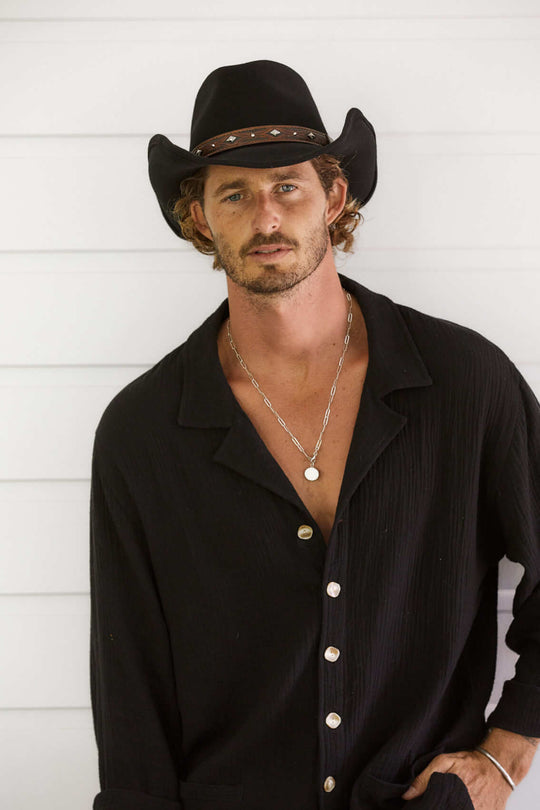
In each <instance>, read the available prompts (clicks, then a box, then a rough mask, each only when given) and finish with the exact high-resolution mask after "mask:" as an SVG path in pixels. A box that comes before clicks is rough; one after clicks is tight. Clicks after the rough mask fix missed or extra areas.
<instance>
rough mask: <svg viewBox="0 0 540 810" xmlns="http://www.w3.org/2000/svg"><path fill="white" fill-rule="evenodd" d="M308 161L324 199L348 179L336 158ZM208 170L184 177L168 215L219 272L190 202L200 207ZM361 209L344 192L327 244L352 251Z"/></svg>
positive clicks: (214, 250) (209, 245)
mask: <svg viewBox="0 0 540 810" xmlns="http://www.w3.org/2000/svg"><path fill="white" fill-rule="evenodd" d="M310 162H311V163H312V165H313V167H314V169H315V171H316V172H317V175H318V177H319V180H320V182H321V185H322V187H323V189H324V192H325V194H326V196H327V197H328V195H329V193H330V190H331V188H332V186H333V184H334V181H335V180H336V179H337V178H338V177H341V178H343V179H344V180H347V178H346V176H345V173H344V172H343V169H342V168H341V165H340V162H339V159H338V158H336V157H334V156H333V155H319V156H318V157H315V158H312V159H311V161H310ZM207 168H208V167H207V166H203V167H202V168H201V169H198V170H197V171H196V172H195V173H194V174H192V175H191V177H187V178H186V179H185V180H183V181H182V182H181V183H180V196H179V197H178V198H177V199H176V200H175V201H173V202H172V203H171V205H170V206H169V212H170V214H171V216H172V217H173V219H175V220H176V222H177V223H178V224H179V226H180V229H181V231H182V234H183V235H184V238H185V239H186V240H187V241H188V242H191V244H192V245H193V246H194V247H195V248H196V249H197V250H198V251H199V252H200V253H206V254H207V255H209V256H214V264H213V267H214V270H222V269H223V267H222V265H221V262H220V261H219V258H218V256H217V254H216V249H215V247H214V243H213V242H212V240H211V239H208V238H207V237H206V236H204V234H202V233H201V232H200V231H199V230H198V228H197V226H196V225H195V222H194V220H193V218H192V216H191V210H190V208H191V203H192V202H195V200H197V201H198V202H199V203H200V204H201V206H203V202H204V183H205V180H206V175H207ZM362 206H363V203H361V202H359V201H358V200H356V199H354V198H353V196H352V195H351V193H350V191H347V198H346V200H345V205H344V207H343V210H342V212H341V214H340V215H339V217H338V218H337V219H336V220H335V221H334V222H332V223H331V224H330V225H329V226H328V231H329V234H330V241H331V243H332V246H333V247H334V248H337V249H339V250H342V251H343V252H344V253H352V252H353V242H354V236H353V231H354V229H355V228H356V226H357V225H358V223H359V222H363V221H364V217H363V216H362V214H361V213H360V209H361V208H362Z"/></svg>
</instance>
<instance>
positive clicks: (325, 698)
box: [318, 511, 347, 810]
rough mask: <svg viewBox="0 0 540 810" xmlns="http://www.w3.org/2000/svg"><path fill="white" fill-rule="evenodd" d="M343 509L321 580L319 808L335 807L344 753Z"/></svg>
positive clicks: (340, 796) (338, 798) (334, 531)
mask: <svg viewBox="0 0 540 810" xmlns="http://www.w3.org/2000/svg"><path fill="white" fill-rule="evenodd" d="M345 514H346V511H345V513H344V515H343V516H342V517H340V518H339V519H338V520H337V521H336V524H335V526H334V528H333V530H332V535H331V536H330V539H329V543H328V549H327V554H326V558H325V566H324V572H323V579H322V583H321V599H322V626H321V638H320V645H319V678H318V679H319V724H318V725H319V786H318V787H319V807H320V809H321V810H325V808H329V807H331V808H335V807H337V806H338V804H339V801H341V800H342V796H343V793H342V791H341V790H339V787H340V784H339V780H340V771H341V767H342V762H343V755H344V748H345V746H344V740H343V734H344V732H345V726H346V723H347V718H346V717H345V716H344V699H345V694H344V677H343V675H344V667H345V666H346V657H347V650H346V649H345V647H344V642H345V632H344V631H345V621H344V614H345V600H346V599H347V594H346V592H345V576H344V572H345V567H346V526H347V520H346V517H345Z"/></svg>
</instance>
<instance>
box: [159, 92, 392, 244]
mask: <svg viewBox="0 0 540 810" xmlns="http://www.w3.org/2000/svg"><path fill="white" fill-rule="evenodd" d="M322 154H330V155H334V156H336V157H339V158H340V160H341V166H342V168H343V171H344V172H345V175H346V176H347V179H348V182H349V189H350V192H351V194H352V196H353V197H354V198H355V199H357V200H358V201H359V202H362V203H363V204H365V203H367V201H368V200H369V199H370V197H371V196H372V194H373V192H374V191H375V187H376V185H377V144H376V137H375V130H374V129H373V126H372V125H371V123H370V122H369V121H368V120H367V118H366V117H365V116H364V115H363V113H362V112H361V111H360V110H359V109H358V108H356V107H352V108H351V109H350V110H349V112H348V113H347V116H346V118H345V123H344V125H343V130H342V132H341V134H340V135H339V137H337V138H336V139H335V140H334V141H332V142H331V143H330V144H327V145H325V146H313V145H312V144H307V143H306V144H304V143H289V142H276V143H261V144H249V146H241V147H237V148H236V149H229V150H227V151H225V152H219V153H218V154H217V155H214V156H212V157H206V158H205V157H198V156H197V155H194V154H193V153H192V152H189V151H188V150H187V149H183V148H182V147H181V146H177V145H176V144H174V143H172V141H170V140H169V139H168V138H167V137H166V136H165V135H160V134H158V135H154V136H153V137H152V138H151V139H150V142H149V144H148V173H149V177H150V183H151V184H152V188H153V189H154V191H155V193H156V196H157V199H158V202H159V205H160V208H161V212H162V214H163V216H164V217H165V221H166V222H167V224H168V225H169V226H170V227H171V228H172V230H173V231H174V232H175V233H176V234H177V236H180V237H181V238H182V239H183V238H184V236H183V234H182V230H181V228H180V226H179V224H178V223H177V222H176V221H175V220H174V219H173V218H172V216H171V214H170V207H171V205H172V204H174V202H176V200H177V199H178V197H179V195H180V183H181V182H182V181H183V180H185V179H186V178H187V177H190V176H191V175H192V174H194V173H195V172H196V171H197V170H198V169H200V168H202V167H203V166H213V165H221V166H243V167H246V168H254V169H265V168H278V167H280V166H291V165H293V164H295V163H303V162H304V161H306V160H311V159H312V158H314V157H317V156H318V155H322Z"/></svg>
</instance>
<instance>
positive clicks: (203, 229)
mask: <svg viewBox="0 0 540 810" xmlns="http://www.w3.org/2000/svg"><path fill="white" fill-rule="evenodd" d="M189 210H190V212H191V218H192V219H193V222H194V223H195V226H196V228H197V230H198V231H200V233H202V235H203V236H206V238H207V239H210V241H212V238H213V237H212V231H211V230H210V228H209V227H208V222H207V221H206V217H205V215H204V211H203V208H202V205H201V204H200V202H199V201H198V200H194V201H193V202H192V203H191V205H190V206H189Z"/></svg>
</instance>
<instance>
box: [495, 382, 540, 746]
mask: <svg viewBox="0 0 540 810" xmlns="http://www.w3.org/2000/svg"><path fill="white" fill-rule="evenodd" d="M515 375H516V377H517V390H518V394H517V395H516V397H515V403H516V404H515V406H514V410H515V422H514V428H513V431H512V433H511V438H510V442H509V446H508V449H507V452H506V455H505V457H504V461H503V463H502V466H501V469H500V471H499V474H498V477H497V484H496V487H495V489H494V495H493V500H492V509H493V515H494V519H495V521H494V526H495V530H496V532H497V534H498V535H499V539H500V542H501V546H502V549H503V551H504V553H505V554H506V556H507V557H508V559H510V560H512V561H513V562H517V563H520V564H521V565H522V566H523V567H524V569H525V570H524V573H523V576H522V578H521V581H520V583H519V585H518V586H517V588H516V592H515V596H514V600H513V606H512V615H513V620H512V623H511V625H510V627H509V629H508V632H507V634H506V638H505V640H506V644H507V645H508V647H509V648H510V649H511V650H513V651H514V652H516V653H518V655H519V658H518V660H517V662H516V669H515V675H514V677H513V678H512V679H510V680H507V681H505V683H504V686H503V692H502V695H501V698H500V700H499V702H498V704H497V706H496V707H495V709H494V711H493V712H492V713H491V714H490V715H489V717H488V718H487V725H488V726H490V727H497V728H504V729H506V730H508V731H513V732H515V733H517V734H524V735H526V736H531V737H540V403H539V402H538V400H537V398H536V396H535V395H534V393H533V391H532V390H531V388H530V387H529V385H528V384H527V382H526V381H525V380H524V378H523V377H522V376H521V374H519V372H518V371H517V369H515Z"/></svg>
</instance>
